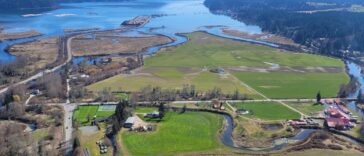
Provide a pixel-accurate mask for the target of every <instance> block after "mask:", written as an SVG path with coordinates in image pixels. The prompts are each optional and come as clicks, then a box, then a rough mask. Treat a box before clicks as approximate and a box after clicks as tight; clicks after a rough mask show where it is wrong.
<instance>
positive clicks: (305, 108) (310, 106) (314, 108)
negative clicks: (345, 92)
mask: <svg viewBox="0 0 364 156" xmlns="http://www.w3.org/2000/svg"><path fill="white" fill-rule="evenodd" d="M286 104H287V105H289V106H291V107H293V108H296V109H297V110H299V111H301V112H302V113H304V114H306V115H311V114H315V113H317V112H319V111H323V110H324V105H321V104H316V103H314V102H286Z"/></svg>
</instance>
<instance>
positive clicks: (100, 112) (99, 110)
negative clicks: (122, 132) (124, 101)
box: [73, 105, 115, 125]
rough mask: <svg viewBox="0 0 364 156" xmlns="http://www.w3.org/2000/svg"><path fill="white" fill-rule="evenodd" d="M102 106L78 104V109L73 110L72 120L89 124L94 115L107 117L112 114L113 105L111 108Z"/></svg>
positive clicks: (113, 110)
mask: <svg viewBox="0 0 364 156" xmlns="http://www.w3.org/2000/svg"><path fill="white" fill-rule="evenodd" d="M104 107H105V106H98V105H87V106H78V109H76V110H75V111H74V112H73V120H75V121H76V122H78V123H80V124H81V125H89V124H90V123H91V120H92V119H94V118H95V117H96V118H99V117H107V116H111V115H113V114H114V112H115V107H114V108H113V109H108V108H106V109H103V108H104ZM107 107H108V106H107ZM87 116H90V121H87Z"/></svg>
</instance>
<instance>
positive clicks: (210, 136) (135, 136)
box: [121, 112, 223, 155]
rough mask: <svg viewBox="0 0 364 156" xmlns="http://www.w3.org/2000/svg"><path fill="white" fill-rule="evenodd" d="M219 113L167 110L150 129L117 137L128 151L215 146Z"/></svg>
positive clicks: (166, 152)
mask: <svg viewBox="0 0 364 156" xmlns="http://www.w3.org/2000/svg"><path fill="white" fill-rule="evenodd" d="M222 123H223V117H222V116H221V115H217V114H212V113H202V112H198V113H197V112H186V113H183V114H179V113H172V112H168V113H167V114H166V116H165V118H164V119H163V121H162V122H160V123H159V124H158V126H157V131H155V132H151V133H135V132H126V131H125V132H123V133H121V137H122V138H121V140H122V141H123V144H124V146H126V147H125V148H126V149H128V152H129V153H130V154H131V155H176V154H179V153H186V152H199V151H208V150H216V149H218V148H220V147H222V146H223V145H222V144H221V143H220V141H219V139H218V131H219V129H221V128H222Z"/></svg>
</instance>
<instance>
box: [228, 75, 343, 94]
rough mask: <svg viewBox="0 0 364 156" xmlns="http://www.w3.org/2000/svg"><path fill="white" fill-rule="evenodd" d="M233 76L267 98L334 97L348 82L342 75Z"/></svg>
mask: <svg viewBox="0 0 364 156" xmlns="http://www.w3.org/2000/svg"><path fill="white" fill-rule="evenodd" d="M234 75H235V76H236V77H237V78H239V79H240V80H241V81H243V82H245V83H247V84H248V85H249V86H251V87H253V88H254V89H255V90H257V91H259V92H261V93H262V94H264V95H266V96H267V97H269V98H315V97H316V94H317V92H319V91H320V93H321V95H322V96H323V97H336V95H337V92H338V91H339V89H340V85H341V84H346V83H347V82H349V77H348V76H347V75H345V74H344V73H302V74H301V73H280V72H277V73H257V72H236V73H234Z"/></svg>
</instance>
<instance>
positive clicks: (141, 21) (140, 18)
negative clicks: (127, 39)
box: [121, 16, 151, 26]
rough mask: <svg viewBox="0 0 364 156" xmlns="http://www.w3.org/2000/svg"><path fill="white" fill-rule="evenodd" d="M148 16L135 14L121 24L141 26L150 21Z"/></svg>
mask: <svg viewBox="0 0 364 156" xmlns="http://www.w3.org/2000/svg"><path fill="white" fill-rule="evenodd" d="M150 19H151V17H150V16H137V17H135V18H133V19H131V20H126V21H124V22H123V23H121V25H123V26H143V25H145V24H147V23H148V22H149V21H150Z"/></svg>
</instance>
